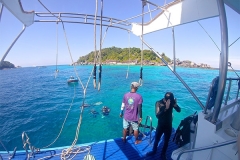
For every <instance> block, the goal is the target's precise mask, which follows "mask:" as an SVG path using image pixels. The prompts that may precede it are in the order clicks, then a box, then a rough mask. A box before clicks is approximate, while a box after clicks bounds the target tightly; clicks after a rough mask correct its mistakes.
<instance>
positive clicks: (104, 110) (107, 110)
mask: <svg viewBox="0 0 240 160" xmlns="http://www.w3.org/2000/svg"><path fill="white" fill-rule="evenodd" d="M109 113H110V108H108V107H106V106H103V108H102V114H103V115H108V114H109Z"/></svg>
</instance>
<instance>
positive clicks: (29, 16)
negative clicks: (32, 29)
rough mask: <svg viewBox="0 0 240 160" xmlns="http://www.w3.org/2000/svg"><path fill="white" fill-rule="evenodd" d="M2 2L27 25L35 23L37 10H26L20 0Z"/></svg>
mask: <svg viewBox="0 0 240 160" xmlns="http://www.w3.org/2000/svg"><path fill="white" fill-rule="evenodd" d="M0 2H1V3H2V4H3V6H4V7H6V8H7V9H8V10H9V11H10V12H11V13H12V14H13V15H14V16H15V17H16V18H17V19H18V20H20V21H21V22H22V23H23V24H24V25H25V26H30V25H31V24H33V22H34V15H35V12H34V11H31V12H26V11H24V10H23V8H22V4H21V2H20V0H0Z"/></svg>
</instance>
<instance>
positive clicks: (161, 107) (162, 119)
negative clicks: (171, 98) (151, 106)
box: [155, 99, 181, 126]
mask: <svg viewBox="0 0 240 160" xmlns="http://www.w3.org/2000/svg"><path fill="white" fill-rule="evenodd" d="M155 108H156V117H157V118H158V125H166V126H172V112H173V108H174V109H175V110H176V111H177V112H181V108H180V107H179V106H178V105H174V104H173V103H170V106H169V108H168V109H166V103H165V102H164V99H161V100H159V101H157V102H156V104H155Z"/></svg>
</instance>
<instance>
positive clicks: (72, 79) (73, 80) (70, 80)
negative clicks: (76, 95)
mask: <svg viewBox="0 0 240 160" xmlns="http://www.w3.org/2000/svg"><path fill="white" fill-rule="evenodd" d="M67 82H68V83H76V82H78V79H76V78H74V77H73V76H71V77H69V79H68V80H67Z"/></svg>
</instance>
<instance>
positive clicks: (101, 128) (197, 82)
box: [0, 65, 235, 151]
mask: <svg viewBox="0 0 240 160" xmlns="http://www.w3.org/2000/svg"><path fill="white" fill-rule="evenodd" d="M55 69H56V67H55V66H47V67H27V68H17V69H9V70H0V88H1V91H0V140H1V142H2V143H3V144H4V145H5V147H6V148H7V149H8V150H13V149H14V147H17V150H23V147H22V146H23V144H22V138H21V135H22V132H24V131H25V132H26V133H27V135H28V137H29V138H30V139H29V140H30V143H31V144H32V145H33V146H35V147H37V148H42V147H45V146H47V145H49V144H50V143H51V142H53V141H54V140H55V139H56V137H57V136H58V135H59V133H60V131H61V128H62V125H63V122H64V120H65V117H66V115H67V114H68V116H67V119H66V122H65V125H64V127H63V129H62V132H61V134H60V136H59V138H58V139H57V141H56V142H55V143H54V144H53V145H51V146H50V148H51V147H60V146H68V145H71V144H72V142H73V141H74V138H75V134H76V129H77V124H78V120H79V116H80V107H81V105H82V103H83V100H84V98H83V88H82V85H81V83H78V84H76V85H68V84H67V79H68V78H69V77H70V76H74V77H76V75H75V73H74V68H73V66H58V70H59V73H58V75H57V76H56V77H55ZM92 69H93V66H88V65H85V66H77V67H76V70H77V73H78V75H79V77H80V79H81V81H82V83H83V85H84V87H86V84H87V81H88V78H89V76H90V74H91V71H92ZM127 69H128V66H103V70H102V85H101V90H100V91H98V90H97V89H94V87H93V80H92V78H91V79H90V82H89V84H88V87H87V89H86V97H85V101H84V102H85V104H86V106H87V107H85V108H84V110H83V117H82V122H81V126H80V132H79V137H78V141H77V143H78V144H80V143H86V142H96V141H101V140H105V139H110V138H116V137H121V136H122V119H121V118H120V117H119V111H120V106H121V101H122V97H123V94H124V93H125V92H128V91H129V89H130V83H131V82H132V81H138V80H139V75H140V73H139V72H140V66H130V68H129V72H128V78H126V75H127ZM218 72H219V71H218V70H211V69H199V68H177V73H178V74H179V75H180V76H181V77H182V78H183V80H184V81H185V82H186V83H187V84H188V85H189V87H190V88H191V89H192V90H193V92H194V93H195V94H196V96H197V97H198V98H199V99H200V101H201V102H202V103H203V105H205V102H206V99H207V94H208V90H209V86H210V83H211V81H212V79H213V78H215V77H216V76H217V75H218ZM230 74H231V75H233V76H234V77H235V75H234V73H233V72H230ZM143 81H144V82H143V86H142V87H140V88H139V90H138V92H139V93H140V94H141V95H142V96H143V118H144V120H143V122H145V118H146V116H148V115H149V116H151V117H152V119H153V126H155V127H156V124H157V119H156V117H155V116H154V112H155V108H154V105H155V102H156V101H157V100H159V99H161V98H162V97H163V95H164V93H165V92H166V91H171V92H173V93H174V95H175V97H176V98H177V101H178V104H179V106H180V107H181V108H182V112H181V113H177V112H174V119H173V126H174V127H175V128H176V127H177V126H178V124H179V122H180V121H181V120H182V119H183V118H184V117H186V116H188V115H191V114H193V113H194V112H195V111H200V110H201V108H200V106H199V105H198V104H197V102H196V101H195V100H194V98H192V96H191V94H190V93H189V92H188V91H187V89H186V88H185V87H184V86H183V85H182V84H181V83H180V81H179V80H178V79H177V78H176V77H175V75H174V74H173V73H172V72H171V71H170V70H169V69H168V68H167V67H166V66H161V67H160V66H143ZM103 106H107V107H109V108H110V109H111V112H110V114H109V115H108V116H103V115H102V114H101V108H102V107H103ZM91 110H95V111H97V112H98V113H99V114H96V116H93V115H92V114H91V112H90V111H91ZM68 111H69V112H68ZM3 150H5V149H4V148H3V147H2V145H0V151H3Z"/></svg>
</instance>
